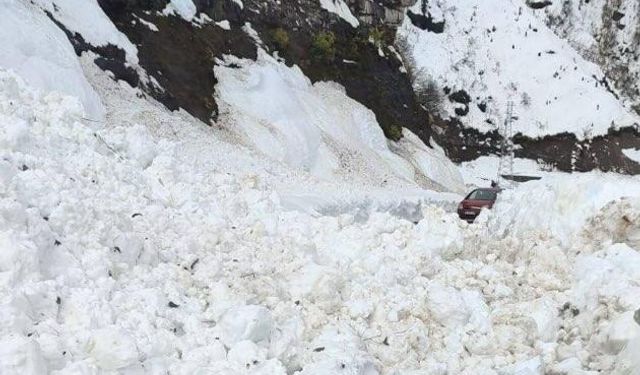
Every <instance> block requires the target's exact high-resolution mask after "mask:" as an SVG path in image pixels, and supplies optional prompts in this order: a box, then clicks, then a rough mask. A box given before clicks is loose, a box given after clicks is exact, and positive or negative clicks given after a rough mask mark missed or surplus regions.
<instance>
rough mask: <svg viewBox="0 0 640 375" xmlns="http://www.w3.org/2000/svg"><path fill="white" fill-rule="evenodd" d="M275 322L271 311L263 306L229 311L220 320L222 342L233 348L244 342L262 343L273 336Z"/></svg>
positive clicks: (240, 307) (235, 308) (242, 307)
mask: <svg viewBox="0 0 640 375" xmlns="http://www.w3.org/2000/svg"><path fill="white" fill-rule="evenodd" d="M272 325H273V320H272V318H271V313H270V312H269V310H267V309H266V308H264V307H262V306H256V305H248V306H239V307H233V308H231V309H229V310H228V311H227V312H226V313H225V314H224V315H223V316H222V318H221V319H220V322H219V326H220V329H221V330H222V338H221V339H222V340H223V342H224V343H225V345H228V346H233V345H235V344H236V343H238V342H240V341H243V340H250V341H253V342H256V343H257V342H260V341H263V340H267V339H268V338H269V337H270V335H271V329H272Z"/></svg>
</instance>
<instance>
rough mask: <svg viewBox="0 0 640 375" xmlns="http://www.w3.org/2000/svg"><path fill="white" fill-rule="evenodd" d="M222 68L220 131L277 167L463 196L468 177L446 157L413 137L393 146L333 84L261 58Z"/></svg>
mask: <svg viewBox="0 0 640 375" xmlns="http://www.w3.org/2000/svg"><path fill="white" fill-rule="evenodd" d="M225 63H226V64H228V65H229V67H226V66H216V67H215V72H216V77H217V78H218V81H219V82H218V84H217V85H216V93H217V98H218V104H219V106H220V112H221V114H223V115H222V117H221V119H220V121H219V122H220V123H221V124H224V126H225V127H227V128H229V129H231V130H233V131H236V132H238V133H240V135H241V136H243V138H245V139H246V142H247V143H248V144H250V145H251V146H252V147H253V148H256V149H258V150H259V151H261V152H263V153H264V154H265V155H267V156H269V157H270V158H271V159H273V160H277V161H281V162H284V163H286V164H288V165H290V166H292V167H294V168H300V169H303V170H305V171H308V172H310V173H311V174H313V175H315V176H317V177H320V178H323V179H327V180H333V179H335V178H345V177H346V180H348V181H351V182H353V181H354V180H360V181H365V182H366V185H387V186H388V185H398V184H404V185H406V184H407V183H411V184H413V183H414V182H417V183H418V184H420V185H422V186H423V187H428V188H431V189H437V190H447V191H455V192H462V191H463V190H464V187H463V181H462V177H461V176H460V173H459V172H458V171H457V168H456V167H455V165H454V164H453V163H452V162H451V161H450V160H449V159H447V157H446V156H445V154H444V151H443V150H442V149H440V148H439V147H437V145H435V147H433V148H429V147H427V146H425V145H424V143H422V141H421V140H420V139H418V137H416V136H415V135H414V134H412V133H411V132H410V131H409V130H407V129H404V134H405V138H404V139H403V140H402V141H400V142H398V143H396V144H392V147H391V148H390V146H389V141H388V140H387V139H386V138H385V136H384V134H383V132H382V130H381V128H380V126H379V125H378V123H377V121H376V117H375V115H374V113H373V112H372V111H371V110H369V109H367V108H366V107H365V106H363V105H362V104H360V103H358V102H356V101H355V100H353V99H351V98H349V97H348V96H347V95H346V93H345V92H344V88H343V87H341V86H340V85H338V84H335V83H332V82H316V83H315V84H312V83H311V82H310V80H309V79H308V78H307V77H306V76H305V75H304V74H303V73H302V71H301V70H300V69H299V68H298V67H297V66H294V67H291V68H290V67H288V66H286V65H285V64H284V63H282V62H278V61H276V59H275V58H273V57H271V56H269V55H268V54H266V53H265V52H264V51H262V50H260V51H259V53H258V59H257V61H255V62H254V61H251V60H242V59H237V58H233V57H228V58H227V61H225Z"/></svg>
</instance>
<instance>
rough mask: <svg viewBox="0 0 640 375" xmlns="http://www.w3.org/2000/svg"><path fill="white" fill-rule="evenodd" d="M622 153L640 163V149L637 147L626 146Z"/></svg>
mask: <svg viewBox="0 0 640 375" xmlns="http://www.w3.org/2000/svg"><path fill="white" fill-rule="evenodd" d="M622 153H623V154H624V155H625V156H626V157H628V158H629V159H631V160H633V161H635V162H636V163H640V149H637V148H625V149H622Z"/></svg>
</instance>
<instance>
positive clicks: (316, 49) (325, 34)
mask: <svg viewBox="0 0 640 375" xmlns="http://www.w3.org/2000/svg"><path fill="white" fill-rule="evenodd" d="M311 54H312V56H313V57H314V58H316V59H322V60H326V61H332V60H333V59H334V58H335V57H336V36H335V34H334V33H332V32H331V31H322V32H320V33H318V34H316V35H315V36H314V37H313V42H312V43H311Z"/></svg>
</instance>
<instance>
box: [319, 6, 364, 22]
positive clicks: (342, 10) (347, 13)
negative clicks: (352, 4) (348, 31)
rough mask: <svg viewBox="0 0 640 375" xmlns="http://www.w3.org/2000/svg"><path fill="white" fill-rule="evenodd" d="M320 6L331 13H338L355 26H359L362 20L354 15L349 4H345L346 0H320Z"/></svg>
mask: <svg viewBox="0 0 640 375" xmlns="http://www.w3.org/2000/svg"><path fill="white" fill-rule="evenodd" d="M320 6H321V7H322V9H325V10H327V11H329V12H331V13H334V14H337V15H338V16H339V17H340V18H342V19H343V20H345V21H346V22H347V23H348V24H350V25H351V26H353V27H358V26H359V25H360V22H358V19H357V18H356V17H354V16H353V14H352V13H351V9H349V6H348V5H347V4H345V2H344V0H320Z"/></svg>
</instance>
